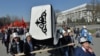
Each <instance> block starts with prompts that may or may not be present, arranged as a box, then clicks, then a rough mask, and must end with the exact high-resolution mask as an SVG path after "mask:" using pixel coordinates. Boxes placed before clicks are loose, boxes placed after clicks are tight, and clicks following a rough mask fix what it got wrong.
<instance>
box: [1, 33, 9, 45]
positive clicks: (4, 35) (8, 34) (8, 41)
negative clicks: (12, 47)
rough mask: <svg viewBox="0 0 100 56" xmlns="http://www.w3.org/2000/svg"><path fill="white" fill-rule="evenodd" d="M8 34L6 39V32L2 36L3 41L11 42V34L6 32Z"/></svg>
mask: <svg viewBox="0 0 100 56" xmlns="http://www.w3.org/2000/svg"><path fill="white" fill-rule="evenodd" d="M6 34H7V39H5V33H3V38H2V43H8V44H9V42H10V34H9V33H6Z"/></svg>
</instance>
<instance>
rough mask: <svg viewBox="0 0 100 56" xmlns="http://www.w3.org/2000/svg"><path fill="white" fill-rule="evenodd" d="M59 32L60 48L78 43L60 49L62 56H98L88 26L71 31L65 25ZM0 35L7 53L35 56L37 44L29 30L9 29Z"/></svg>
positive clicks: (0, 32) (13, 55)
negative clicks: (93, 47)
mask: <svg viewBox="0 0 100 56" xmlns="http://www.w3.org/2000/svg"><path fill="white" fill-rule="evenodd" d="M58 32H59V33H60V40H59V44H58V45H59V46H62V45H66V44H69V43H75V40H76V41H77V42H78V43H77V44H78V45H77V46H76V45H74V44H73V45H70V46H66V47H64V48H61V49H59V50H60V53H61V55H62V56H96V55H95V53H94V52H93V49H92V47H91V45H93V39H92V38H93V36H92V34H91V33H90V32H89V31H88V29H87V28H86V26H83V27H82V29H79V28H74V29H71V28H70V27H67V26H65V25H63V26H62V28H61V29H60V30H59V31H58ZM0 35H2V36H0V37H2V44H4V45H5V47H6V51H7V53H10V54H11V55H12V56H15V55H16V54H18V53H22V52H24V54H25V56H35V55H34V54H31V53H30V52H32V51H34V50H35V46H36V45H35V44H36V43H35V42H34V41H33V38H32V35H31V34H30V33H29V32H28V29H26V28H8V29H6V30H4V31H3V32H2V31H0ZM21 35H24V36H21Z"/></svg>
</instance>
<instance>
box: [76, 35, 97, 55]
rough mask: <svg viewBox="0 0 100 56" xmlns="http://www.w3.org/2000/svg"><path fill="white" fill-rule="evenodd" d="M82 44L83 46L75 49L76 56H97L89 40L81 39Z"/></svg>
mask: <svg viewBox="0 0 100 56" xmlns="http://www.w3.org/2000/svg"><path fill="white" fill-rule="evenodd" d="M80 44H81V46H80V47H77V48H76V49H75V56H96V55H95V53H94V52H93V49H92V47H91V46H90V42H89V41H88V39H86V38H85V37H81V38H80Z"/></svg>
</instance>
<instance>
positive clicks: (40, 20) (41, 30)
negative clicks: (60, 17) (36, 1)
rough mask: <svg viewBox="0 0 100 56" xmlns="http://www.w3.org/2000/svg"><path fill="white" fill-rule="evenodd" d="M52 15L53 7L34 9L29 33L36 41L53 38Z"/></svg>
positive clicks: (46, 6) (43, 6)
mask: <svg viewBox="0 0 100 56" xmlns="http://www.w3.org/2000/svg"><path fill="white" fill-rule="evenodd" d="M52 13H53V11H52V7H51V5H42V6H36V7H33V8H32V10H31V21H30V31H29V32H30V34H31V35H32V37H33V38H34V39H37V40H45V39H49V38H52V37H53V28H54V27H53V24H54V22H52V21H53V20H54V15H52Z"/></svg>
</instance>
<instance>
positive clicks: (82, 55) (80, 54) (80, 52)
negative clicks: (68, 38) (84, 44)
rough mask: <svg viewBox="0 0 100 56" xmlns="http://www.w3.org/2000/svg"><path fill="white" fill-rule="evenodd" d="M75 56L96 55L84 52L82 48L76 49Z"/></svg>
mask: <svg viewBox="0 0 100 56" xmlns="http://www.w3.org/2000/svg"><path fill="white" fill-rule="evenodd" d="M75 56H96V55H95V54H94V53H90V52H84V51H83V49H82V48H81V47H77V48H76V49H75Z"/></svg>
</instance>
